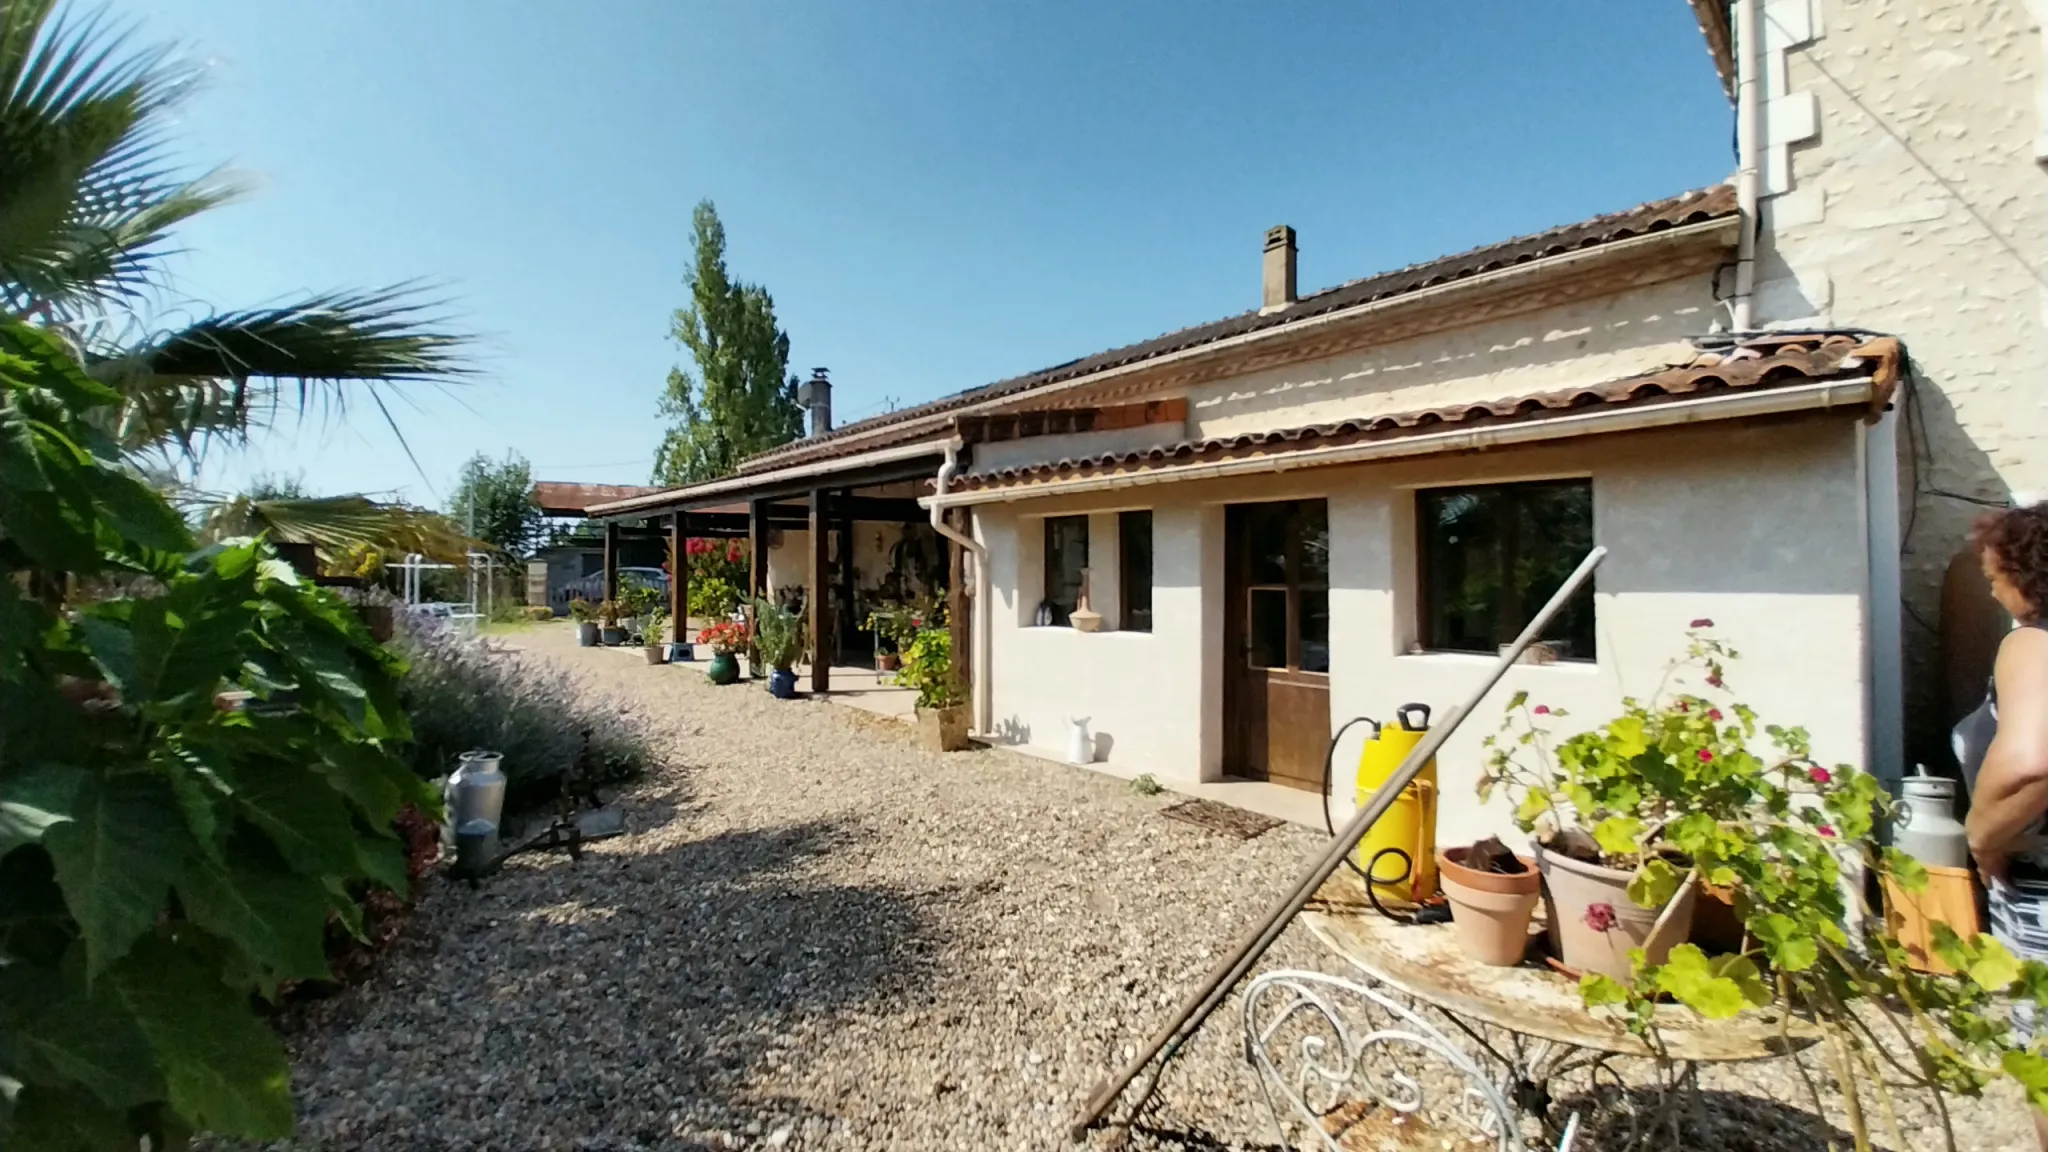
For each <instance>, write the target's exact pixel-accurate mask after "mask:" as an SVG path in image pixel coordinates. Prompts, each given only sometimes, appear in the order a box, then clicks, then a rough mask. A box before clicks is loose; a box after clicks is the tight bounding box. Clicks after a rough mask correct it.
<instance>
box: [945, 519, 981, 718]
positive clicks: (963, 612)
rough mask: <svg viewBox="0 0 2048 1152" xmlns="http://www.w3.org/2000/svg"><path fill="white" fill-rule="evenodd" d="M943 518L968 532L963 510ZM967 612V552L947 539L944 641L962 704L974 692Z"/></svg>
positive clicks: (956, 541) (955, 542)
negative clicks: (948, 647) (948, 644)
mask: <svg viewBox="0 0 2048 1152" xmlns="http://www.w3.org/2000/svg"><path fill="white" fill-rule="evenodd" d="M943 515H945V516H947V517H949V518H951V519H953V522H954V525H955V527H957V528H959V530H960V531H962V532H966V531H971V529H970V528H969V526H968V520H967V517H968V513H967V512H965V511H964V510H963V511H961V513H960V514H959V515H958V516H955V515H954V512H953V510H952V509H947V510H946V511H945V512H944V513H943ZM970 610H971V609H970V607H969V605H968V603H967V549H965V548H962V547H961V546H960V542H959V541H958V540H954V539H951V538H948V539H947V540H946V638H947V639H948V640H949V641H951V642H952V649H953V688H954V690H955V691H957V692H958V693H959V694H960V699H961V700H963V701H964V700H967V699H968V698H969V697H970V696H971V695H972V693H973V691H974V671H973V669H974V664H973V652H972V650H971V648H970V645H971V644H972V643H973V641H972V640H971V639H970V637H971V636H972V635H973V632H972V630H971V629H969V628H968V627H967V622H968V621H967V614H968V612H969V611H970Z"/></svg>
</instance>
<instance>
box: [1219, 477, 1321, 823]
mask: <svg viewBox="0 0 2048 1152" xmlns="http://www.w3.org/2000/svg"><path fill="white" fill-rule="evenodd" d="M1224 518H1225V531H1226V543H1225V549H1224V564H1225V573H1226V578H1225V581H1224V594H1225V598H1226V599H1225V606H1224V629H1223V631H1224V637H1225V640H1224V643H1225V645H1226V648H1225V650H1224V681H1223V722H1224V730H1225V733H1226V735H1225V742H1226V761H1225V764H1224V771H1226V772H1228V773H1229V774H1231V775H1233V776H1243V777H1246V778H1248V779H1253V780H1271V781H1272V782H1274V783H1276V784H1285V785H1288V786H1289V787H1292V788H1305V789H1309V790H1311V791H1313V790H1316V789H1319V788H1321V787H1322V786H1323V756H1324V753H1325V752H1326V751H1327V750H1328V745H1329V742H1330V517H1329V505H1328V503H1327V502H1326V501H1323V500H1289V501H1283V502H1279V503H1271V504H1233V505H1231V506H1230V507H1229V508H1227V509H1225V516H1224Z"/></svg>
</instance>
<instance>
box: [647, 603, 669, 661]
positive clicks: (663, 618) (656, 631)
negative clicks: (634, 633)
mask: <svg viewBox="0 0 2048 1152" xmlns="http://www.w3.org/2000/svg"><path fill="white" fill-rule="evenodd" d="M646 627H647V631H646V632H645V633H643V634H642V635H641V643H642V645H643V648H644V651H645V652H646V653H647V662H648V663H649V664H666V663H668V646H667V645H666V644H663V643H662V640H661V635H662V633H663V632H664V631H665V630H667V628H668V613H666V612H663V611H662V610H661V609H659V608H656V609H654V610H653V611H651V612H649V613H648V614H647V625H646Z"/></svg>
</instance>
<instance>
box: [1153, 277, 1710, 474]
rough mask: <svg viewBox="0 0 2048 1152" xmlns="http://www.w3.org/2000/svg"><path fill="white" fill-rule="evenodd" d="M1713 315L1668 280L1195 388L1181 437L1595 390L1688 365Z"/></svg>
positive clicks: (1701, 280) (1696, 283) (1694, 293)
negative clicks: (1695, 340) (1694, 341)
mask: <svg viewBox="0 0 2048 1152" xmlns="http://www.w3.org/2000/svg"><path fill="white" fill-rule="evenodd" d="M1717 314H1718V311H1717V306H1716V305H1715V303H1714V298H1713V283H1712V280H1711V278H1709V277H1706V276H1690V277H1685V278H1683V279H1677V280H1670V281H1666V282H1664V283H1662V284H1655V285H1651V286H1649V287H1644V288H1637V289H1634V290H1632V291H1628V292H1623V293H1618V294H1616V295H1611V296H1606V297H1601V298H1598V299H1592V300H1581V301H1577V302H1574V303H1571V304H1566V305H1561V306H1558V307H1553V308H1546V309H1542V310H1539V311H1533V312H1526V313H1523V314H1521V315H1517V316H1510V317H1507V318H1504V319H1500V320H1495V321H1491V322H1488V323H1483V324H1475V325H1472V326H1469V327H1463V328H1459V329H1457V330H1455V331H1452V332H1439V333H1432V334H1430V335H1426V336H1419V337H1415V338H1412V339H1407V340H1400V341H1396V342H1393V343H1389V344H1383V345H1379V346H1376V347H1373V348H1368V349H1365V350H1363V351H1358V352H1349V353H1345V354H1343V355H1340V356H1335V357H1329V358H1325V359H1321V360H1311V361H1305V362H1302V363H1298V364H1289V365H1286V366H1283V367H1279V368H1271V369H1267V370H1265V371H1262V372H1254V373H1248V374H1246V375H1242V376H1237V377H1233V378H1231V379H1229V380H1227V381H1222V382H1219V383H1216V384H1205V385H1201V386H1198V387H1195V388H1192V389H1190V390H1189V392H1188V423H1189V428H1190V431H1191V432H1192V433H1193V434H1194V435H1195V436H1197V437H1211V436H1232V435H1237V434H1240V433H1245V432H1257V431H1266V430H1271V429H1275V428H1296V427H1301V426H1304V425H1308V424H1322V423H1330V422H1334V421H1338V420H1343V419H1346V418H1353V417H1361V416H1376V415H1380V414H1384V413H1389V412H1411V411H1415V410H1418V409H1424V408H1432V407H1436V406H1439V405H1444V404H1453V403H1459V402H1476V401H1483V400H1499V399H1503V398H1506V397H1510V396H1526V395H1530V394H1532V393H1537V392H1550V391H1556V390H1558V389H1563V388H1572V387H1580V386H1585V385H1592V384H1600V383H1604V382H1606V381H1609V380H1618V379H1621V378H1622V377H1625V376H1632V375H1634V374H1636V373H1639V372H1645V371H1651V370H1654V369H1657V368H1661V367H1664V366H1665V365H1668V364H1680V363H1684V362H1686V361H1688V360H1690V359H1691V358H1692V356H1693V355H1694V350H1693V349H1692V348H1691V347H1690V346H1689V345H1688V344H1687V343H1686V338H1687V337H1689V336H1697V335H1700V334H1702V333H1704V332H1706V331H1707V330H1708V329H1709V328H1710V327H1711V326H1712V324H1713V322H1714V319H1715V317H1716V315H1717Z"/></svg>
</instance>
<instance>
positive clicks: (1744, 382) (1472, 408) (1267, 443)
mask: <svg viewBox="0 0 2048 1152" xmlns="http://www.w3.org/2000/svg"><path fill="white" fill-rule="evenodd" d="M1901 357H1902V353H1901V351H1900V347H1899V344H1898V341H1896V340H1894V339H1892V338H1890V337H1878V338H1874V339H1869V340H1863V339H1859V338H1857V337H1853V336H1846V335H1815V334H1800V333H1792V334H1787V335H1784V336H1773V337H1768V338H1757V339H1750V340H1745V341H1744V342H1743V343H1742V344H1741V345H1739V346H1736V347H1732V348H1729V349H1723V350H1703V351H1701V352H1700V353H1699V354H1698V355H1697V356H1695V357H1694V358H1693V359H1692V360H1691V361H1690V362H1689V363H1686V364H1682V365H1678V366H1675V367H1670V368H1664V369H1659V370H1657V371H1654V372H1645V373H1642V374H1640V375H1636V376H1630V377H1626V378H1623V379H1620V380H1613V381H1610V382H1608V383H1605V384H1598V385H1593V386H1590V387H1585V388H1570V389H1565V390H1562V391H1557V392H1539V393H1534V394H1530V395H1523V396H1511V397H1508V398H1506V399H1501V400H1493V401H1488V402H1485V403H1477V404H1457V405H1450V406H1446V407H1440V408H1425V409H1421V410H1418V411H1412V412H1401V413H1394V414H1390V415H1381V416H1373V417H1368V418H1361V419H1357V420H1343V421H1339V422H1336V423H1332V424H1312V425H1308V426H1305V427H1299V428H1285V429H1280V430H1276V431H1270V432H1254V433H1245V434H1242V435H1237V436H1223V437H1216V438H1213V439H1207V440H1188V441H1183V442H1181V443H1178V444H1168V445H1161V446H1158V447H1152V448H1144V449H1139V450H1135V451H1129V452H1119V453H1105V454H1103V455H1099V456H1088V457H1073V458H1068V459H1062V460H1054V461H1047V462H1043V463H1037V464H1028V465H1020V466H1018V467H1013V468H1003V469H997V470H991V471H987V472H974V471H970V472H968V474H967V475H965V476H962V477H961V478H960V480H959V482H958V488H959V489H960V490H974V489H979V488H997V487H1006V486H1008V485H1011V484H1017V483H1022V482H1027V481H1041V482H1042V481H1045V480H1049V479H1068V478H1077V477H1086V476H1093V475H1097V474H1102V473H1111V472H1118V473H1121V472H1140V471H1148V470H1152V469H1159V468H1172V467H1178V466H1181V465H1187V464H1200V463H1210V462H1215V461H1221V460H1237V459H1244V458H1248V457H1258V456H1264V455H1276V454H1283V453H1288V452H1296V451H1301V450H1303V449H1307V448H1324V447H1336V446H1341V445H1346V444H1355V443H1360V442H1364V441H1371V440H1383V439H1398V438H1400V437H1402V436H1410V435H1416V434H1418V433H1423V432H1434V431H1439V430H1441V429H1443V428H1444V427H1446V426H1448V425H1470V426H1473V427H1479V426H1485V425H1493V424H1503V423H1520V422H1528V421H1534V420H1541V419H1543V418H1544V417H1546V416H1551V415H1555V414H1559V413H1563V412H1569V411H1575V410H1579V409H1584V408H1589V407H1617V408H1618V407H1624V406H1640V405H1649V404H1655V403H1657V402H1659V401H1666V400H1670V399H1673V398H1677V397H1687V396H1697V395H1701V394H1705V393H1711V392H1718V391H1731V390H1743V391H1751V390H1762V389H1769V388H1775V387H1785V386H1789V385H1794V384H1808V383H1817V382H1821V381H1826V380H1831V379H1846V378H1852V377H1862V376H1874V377H1875V378H1876V381H1877V384H1878V386H1879V389H1880V395H1879V402H1880V403H1883V402H1885V401H1887V400H1888V399H1889V397H1890V391H1891V388H1892V385H1893V383H1894V381H1895V378H1896V376H1897V373H1898V369H1899V364H1900V362H1901Z"/></svg>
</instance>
